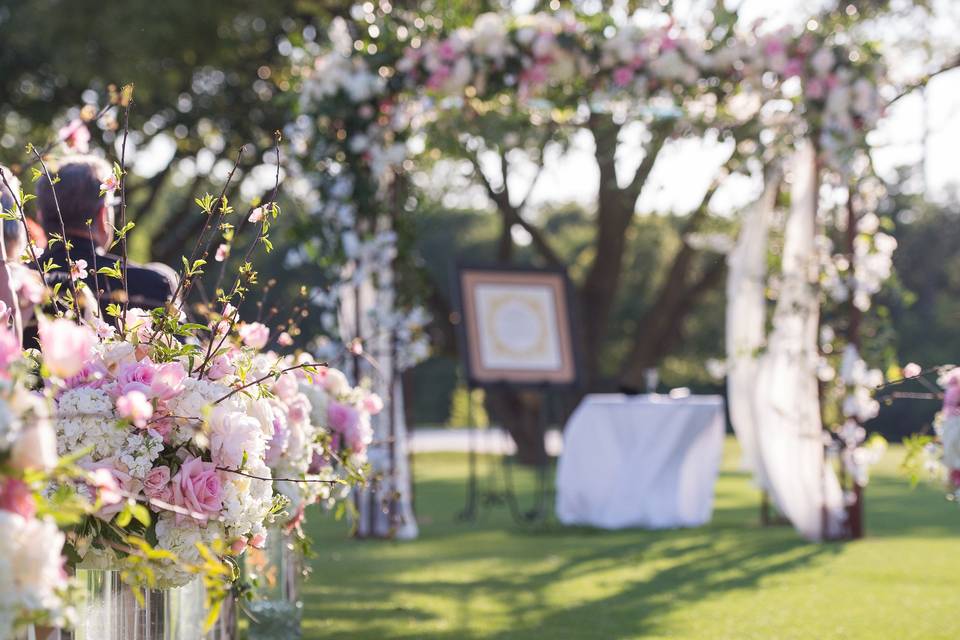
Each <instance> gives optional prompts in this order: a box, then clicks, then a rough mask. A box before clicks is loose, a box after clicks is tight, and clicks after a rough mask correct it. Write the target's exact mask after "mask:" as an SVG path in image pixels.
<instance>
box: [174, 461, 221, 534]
mask: <svg viewBox="0 0 960 640" xmlns="http://www.w3.org/2000/svg"><path fill="white" fill-rule="evenodd" d="M172 485H173V504H175V505H177V506H179V507H183V508H184V509H187V510H188V511H191V512H192V513H194V514H198V515H200V516H216V515H218V514H219V513H220V509H221V508H222V507H223V498H222V497H221V495H220V494H221V487H220V476H219V475H217V469H216V467H215V466H214V464H213V463H212V462H204V461H203V460H201V459H200V458H188V459H187V460H185V461H184V463H183V465H182V466H181V467H180V471H178V472H177V475H176V476H174V478H173V482H172ZM184 517H186V516H183V515H180V514H177V518H178V519H179V520H183V518H184ZM195 517H196V516H195Z"/></svg>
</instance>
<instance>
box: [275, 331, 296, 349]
mask: <svg viewBox="0 0 960 640" xmlns="http://www.w3.org/2000/svg"><path fill="white" fill-rule="evenodd" d="M277 344H279V345H280V346H281V347H289V346H290V345H292V344H293V337H292V336H291V335H290V334H289V333H287V332H286V331H283V332H282V333H281V334H280V335H279V336H277Z"/></svg>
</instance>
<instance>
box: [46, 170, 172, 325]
mask: <svg viewBox="0 0 960 640" xmlns="http://www.w3.org/2000/svg"><path fill="white" fill-rule="evenodd" d="M54 172H55V175H56V176H57V177H58V178H59V181H55V182H56V184H54V185H53V186H52V187H51V185H50V182H49V181H48V180H47V179H46V177H41V178H40V180H38V181H37V207H38V209H39V214H40V223H41V224H42V225H43V230H44V231H45V232H46V234H47V236H48V237H50V238H52V237H53V236H54V235H60V234H61V220H60V219H61V218H62V219H63V223H62V224H63V229H65V231H66V237H67V240H69V241H70V244H71V248H70V258H71V259H72V260H73V261H74V263H76V262H77V261H78V260H84V261H86V265H87V266H86V268H87V274H86V276H85V277H84V278H83V281H84V282H85V283H86V285H87V287H89V290H90V291H91V292H92V293H93V295H94V297H95V298H96V299H98V300H99V301H100V308H101V310H102V313H103V314H104V315H103V318H104V319H105V320H106V321H107V322H111V321H110V319H109V318H108V317H107V315H106V308H107V305H109V304H111V303H116V304H120V305H123V303H124V301H125V300H127V301H128V304H129V306H130V307H140V308H141V309H148V310H149V309H155V308H157V307H163V306H165V305H166V304H167V303H168V302H170V301H171V298H172V296H173V292H174V290H175V288H176V285H175V281H176V278H175V277H174V278H171V277H170V276H169V274H168V273H167V272H164V271H161V270H159V269H156V268H153V267H150V266H143V265H138V264H135V263H133V262H130V261H128V262H127V279H126V285H127V291H124V289H123V281H122V280H118V279H116V278H112V277H110V276H107V275H105V274H99V275H98V274H96V271H97V269H99V268H101V267H113V266H114V264H115V263H117V262H118V261H120V262H121V264H122V260H121V258H120V256H119V255H115V254H112V253H108V250H109V248H110V244H111V243H112V242H113V239H114V227H115V223H114V216H115V214H114V205H115V204H116V199H115V196H114V194H113V193H109V192H108V193H105V194H104V195H102V196H101V195H100V185H101V184H102V183H103V182H104V181H105V180H106V179H107V178H108V177H109V176H110V175H111V174H112V168H111V167H110V165H109V164H108V163H107V162H106V161H105V160H103V159H101V158H97V157H96V156H72V157H67V158H64V159H63V160H61V161H60V163H59V165H58V166H57V167H51V173H54ZM54 189H55V190H56V200H54ZM57 203H59V215H58V212H57ZM88 220H90V221H91V224H90V225H89V226H88V225H87V221H88ZM52 244H53V246H52V247H48V248H47V250H46V251H45V252H44V253H43V255H42V256H41V257H40V263H41V264H46V261H47V260H53V262H54V263H55V264H57V265H59V266H58V267H57V269H55V272H56V273H54V272H51V273H48V274H47V276H46V278H47V282H48V283H49V284H51V285H52V284H54V283H55V282H62V283H63V287H64V288H65V287H66V286H67V284H68V282H69V273H68V272H69V268H70V267H69V264H68V261H67V250H66V248H65V247H64V244H63V243H62V242H53V243H52ZM116 249H119V246H118V247H116Z"/></svg>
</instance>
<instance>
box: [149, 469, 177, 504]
mask: <svg viewBox="0 0 960 640" xmlns="http://www.w3.org/2000/svg"><path fill="white" fill-rule="evenodd" d="M143 492H144V493H145V494H147V497H148V498H155V499H157V500H162V501H163V502H170V498H171V497H172V495H173V491H172V490H171V488H170V467H168V466H166V465H160V466H159V467H154V468H153V469H150V471H148V472H147V477H146V478H144V480H143Z"/></svg>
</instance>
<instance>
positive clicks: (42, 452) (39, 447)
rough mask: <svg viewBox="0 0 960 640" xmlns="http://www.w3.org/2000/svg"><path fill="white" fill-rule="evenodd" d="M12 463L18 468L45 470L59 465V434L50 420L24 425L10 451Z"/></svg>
mask: <svg viewBox="0 0 960 640" xmlns="http://www.w3.org/2000/svg"><path fill="white" fill-rule="evenodd" d="M10 463H11V464H12V465H13V466H14V467H15V468H17V469H42V470H44V471H49V470H50V469H53V468H54V467H55V466H57V436H56V433H54V431H53V427H52V426H50V422H49V421H47V420H37V421H36V422H33V423H32V424H27V425H24V427H23V429H22V430H21V432H20V437H19V438H18V439H17V441H16V442H14V443H13V448H12V449H11V451H10Z"/></svg>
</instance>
